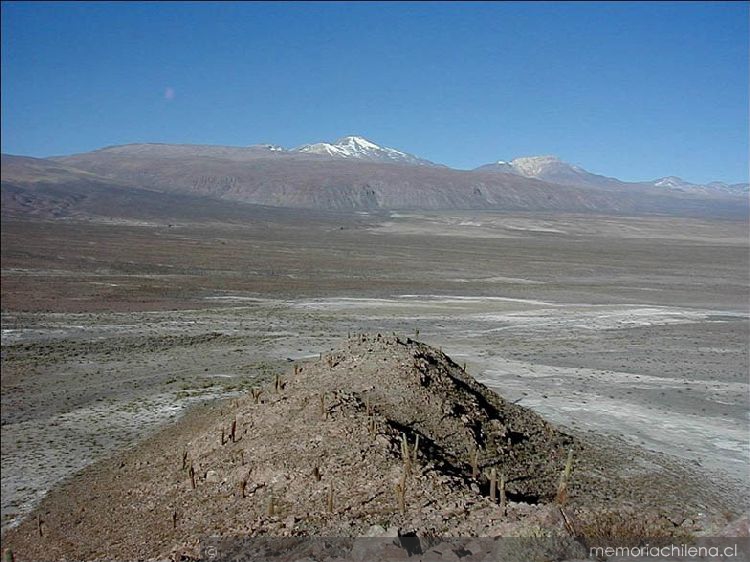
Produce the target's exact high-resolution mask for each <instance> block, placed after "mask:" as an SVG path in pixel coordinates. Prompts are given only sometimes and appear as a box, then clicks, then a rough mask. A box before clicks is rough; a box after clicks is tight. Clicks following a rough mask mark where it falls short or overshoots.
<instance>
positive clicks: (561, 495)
mask: <svg viewBox="0 0 750 562" xmlns="http://www.w3.org/2000/svg"><path fill="white" fill-rule="evenodd" d="M572 470H573V449H570V450H569V451H568V458H567V460H566V461H565V468H564V469H563V473H562V475H561V476H560V483H559V484H558V486H557V495H556V496H555V501H556V502H557V503H558V504H559V505H565V503H566V502H567V501H568V479H569V478H570V473H571V472H572Z"/></svg>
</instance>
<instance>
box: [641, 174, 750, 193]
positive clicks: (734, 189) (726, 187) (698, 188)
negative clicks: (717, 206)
mask: <svg viewBox="0 0 750 562" xmlns="http://www.w3.org/2000/svg"><path fill="white" fill-rule="evenodd" d="M651 184H652V185H653V186H654V187H660V188H663V189H670V190H674V191H686V192H700V193H708V192H717V191H720V192H723V193H727V194H730V195H743V194H746V193H750V184H747V183H731V184H730V183H725V182H723V181H712V182H710V183H706V184H698V183H691V182H689V181H685V180H684V179H682V178H678V177H677V176H667V177H665V178H660V179H658V180H654V181H653V182H651Z"/></svg>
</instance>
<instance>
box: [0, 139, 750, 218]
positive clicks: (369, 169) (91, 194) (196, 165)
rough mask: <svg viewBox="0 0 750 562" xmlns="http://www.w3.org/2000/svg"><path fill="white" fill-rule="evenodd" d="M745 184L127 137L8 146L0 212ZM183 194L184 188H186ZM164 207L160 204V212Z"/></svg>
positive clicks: (676, 207)
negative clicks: (33, 149)
mask: <svg viewBox="0 0 750 562" xmlns="http://www.w3.org/2000/svg"><path fill="white" fill-rule="evenodd" d="M747 193H748V185H747V184H734V185H728V184H725V183H721V182H712V183H709V184H705V185H699V184H692V183H689V182H685V181H683V180H681V179H679V178H676V177H667V178H660V179H658V180H654V181H649V182H625V181H621V180H618V179H616V178H610V177H606V176H601V175H597V174H593V173H591V172H588V171H586V170H584V169H583V168H580V167H578V166H574V165H571V164H568V163H566V162H563V161H561V160H560V159H558V158H556V157H553V156H535V157H525V158H516V159H514V160H511V161H510V162H505V161H498V162H495V163H492V164H487V165H484V166H480V167H479V168H476V169H474V170H456V169H452V168H448V167H446V166H443V165H441V164H437V163H434V162H431V161H429V160H426V159H424V158H420V157H418V156H415V155H413V154H409V153H407V152H403V151H400V150H397V149H395V148H389V147H384V146H380V145H378V144H376V143H374V142H371V141H369V140H367V139H365V138H363V137H359V136H347V137H343V138H341V139H339V140H337V141H335V142H332V143H328V142H320V143H313V144H307V145H303V146H300V147H298V148H292V149H285V148H283V147H279V146H276V145H252V146H247V147H236V146H210V145H178V144H129V145H120V146H110V147H106V148H102V149H99V150H94V151H92V152H86V153H81V154H74V155H69V156H58V157H52V158H46V159H39V158H29V157H21V156H12V155H3V157H2V207H3V214H4V215H6V216H7V215H28V214H32V215H38V216H53V217H64V216H70V215H71V214H72V215H76V213H84V214H87V213H88V214H101V213H102V212H104V213H106V212H107V211H106V210H107V209H110V210H112V209H117V212H119V213H123V212H124V213H126V214H127V213H130V214H136V215H138V214H143V213H145V212H146V210H147V209H149V208H150V207H151V208H153V206H154V205H156V206H160V208H162V209H165V210H166V209H168V208H169V207H170V205H175V204H177V203H176V202H177V201H178V200H179V204H178V205H177V206H178V207H179V208H180V209H183V210H185V209H189V208H190V207H191V205H193V204H194V201H193V199H190V198H200V201H203V202H206V201H211V205H213V206H214V207H215V208H218V207H216V205H219V206H221V204H225V205H226V204H227V203H233V202H234V203H244V204H251V205H265V206H270V207H285V208H290V207H291V208H300V209H317V210H322V211H330V210H333V211H355V210H370V211H371V210H392V209H421V210H439V209H488V210H493V209H494V210H512V211H544V212H597V213H617V214H671V215H720V216H746V215H747ZM186 198H187V199H186ZM191 201H193V202H192V203H191ZM165 212H166V211H165Z"/></svg>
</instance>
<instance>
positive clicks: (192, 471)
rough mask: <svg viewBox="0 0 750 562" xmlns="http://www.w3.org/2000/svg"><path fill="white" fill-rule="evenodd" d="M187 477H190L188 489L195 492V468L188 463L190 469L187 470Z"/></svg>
mask: <svg viewBox="0 0 750 562" xmlns="http://www.w3.org/2000/svg"><path fill="white" fill-rule="evenodd" d="M188 475H189V476H190V487H191V488H192V489H193V490H195V468H193V463H192V462H191V463H190V468H189V469H188Z"/></svg>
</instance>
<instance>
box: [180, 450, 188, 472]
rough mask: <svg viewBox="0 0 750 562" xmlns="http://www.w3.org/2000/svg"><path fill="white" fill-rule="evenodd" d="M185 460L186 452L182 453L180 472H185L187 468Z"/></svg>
mask: <svg viewBox="0 0 750 562" xmlns="http://www.w3.org/2000/svg"><path fill="white" fill-rule="evenodd" d="M187 458H188V452H187V451H183V453H182V468H181V470H185V469H186V468H187Z"/></svg>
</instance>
